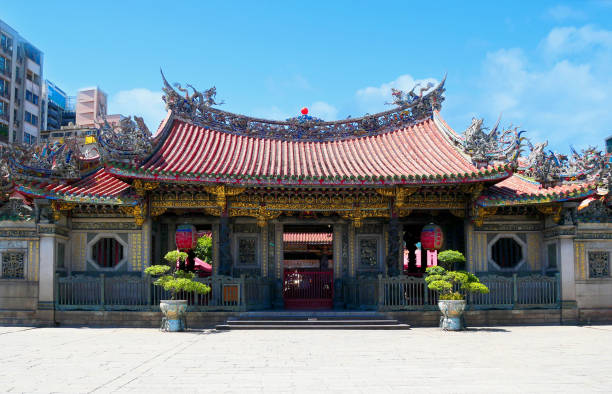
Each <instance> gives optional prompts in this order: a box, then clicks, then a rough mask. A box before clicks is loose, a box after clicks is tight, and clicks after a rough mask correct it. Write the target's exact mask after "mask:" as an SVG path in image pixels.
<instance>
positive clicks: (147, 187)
mask: <svg viewBox="0 0 612 394" xmlns="http://www.w3.org/2000/svg"><path fill="white" fill-rule="evenodd" d="M132 187H133V188H134V190H135V191H136V194H138V195H139V196H140V197H144V196H145V194H147V192H148V191H151V190H155V189H157V188H158V187H159V182H143V181H141V180H140V179H135V180H134V182H133V183H132Z"/></svg>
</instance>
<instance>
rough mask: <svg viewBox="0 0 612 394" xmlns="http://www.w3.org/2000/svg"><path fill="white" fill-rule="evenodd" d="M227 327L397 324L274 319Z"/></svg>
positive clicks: (387, 322) (230, 322) (390, 321)
mask: <svg viewBox="0 0 612 394" xmlns="http://www.w3.org/2000/svg"><path fill="white" fill-rule="evenodd" d="M226 324H227V325H229V326H232V327H233V326H254V325H264V326H266V325H270V326H280V325H295V326H299V325H302V326H316V325H323V326H332V325H344V326H347V325H361V324H367V325H372V326H373V325H390V324H398V321H397V320H394V319H384V320H374V319H358V320H345V319H300V320H286V319H274V320H264V319H255V320H251V319H249V320H246V319H244V320H242V319H241V320H228V321H227V322H226Z"/></svg>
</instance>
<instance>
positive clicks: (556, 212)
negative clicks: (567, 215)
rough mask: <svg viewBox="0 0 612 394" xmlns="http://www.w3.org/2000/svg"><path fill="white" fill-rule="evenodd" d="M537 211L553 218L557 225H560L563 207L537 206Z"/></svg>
mask: <svg viewBox="0 0 612 394" xmlns="http://www.w3.org/2000/svg"><path fill="white" fill-rule="evenodd" d="M536 208H537V210H538V211H540V213H542V214H544V215H547V216H552V217H553V220H554V222H555V223H558V222H559V220H561V209H562V208H563V206H562V205H561V204H547V205H539V206H536Z"/></svg>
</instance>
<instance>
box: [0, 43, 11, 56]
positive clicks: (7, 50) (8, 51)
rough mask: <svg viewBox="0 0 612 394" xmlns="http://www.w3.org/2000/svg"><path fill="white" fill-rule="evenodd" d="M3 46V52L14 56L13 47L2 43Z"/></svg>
mask: <svg viewBox="0 0 612 394" xmlns="http://www.w3.org/2000/svg"><path fill="white" fill-rule="evenodd" d="M1 47H2V52H3V53H4V54H5V55H8V56H11V57H12V56H13V47H9V46H8V45H2V46H1Z"/></svg>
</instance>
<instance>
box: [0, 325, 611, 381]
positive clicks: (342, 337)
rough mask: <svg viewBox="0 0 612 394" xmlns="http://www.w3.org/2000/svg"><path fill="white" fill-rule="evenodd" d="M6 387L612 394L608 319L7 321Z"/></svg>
mask: <svg viewBox="0 0 612 394" xmlns="http://www.w3.org/2000/svg"><path fill="white" fill-rule="evenodd" d="M0 365H1V366H2V368H0V392H111V391H136V392H145V391H146V392H158V391H166V392H169V391H170V392H181V393H182V392H208V393H223V392H239V393H244V392H266V393H267V392H326V393H328V392H350V393H379V392H383V393H384V392H411V393H412V392H434V391H435V392H442V393H448V392H489V393H490V392H538V393H541V392H598V391H605V392H612V326H592V327H571V326H564V327H557V326H540V327H500V328H482V329H472V330H470V331H465V332H443V331H440V330H438V329H435V328H415V329H412V330H407V331H331V330H329V331H328V330H312V331H308V330H295V331H292V330H287V331H280V330H279V331H276V330H275V331H230V332H221V333H218V332H215V331H194V332H186V333H175V334H171V333H162V332H159V331H157V330H154V329H133V328H117V329H112V328H102V329H97V328H34V329H32V328H26V327H0Z"/></svg>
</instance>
